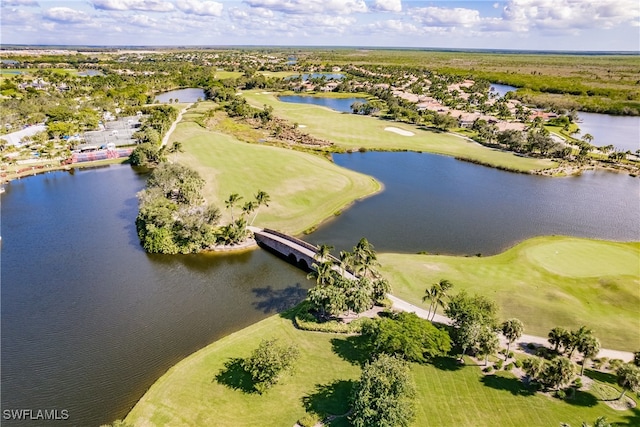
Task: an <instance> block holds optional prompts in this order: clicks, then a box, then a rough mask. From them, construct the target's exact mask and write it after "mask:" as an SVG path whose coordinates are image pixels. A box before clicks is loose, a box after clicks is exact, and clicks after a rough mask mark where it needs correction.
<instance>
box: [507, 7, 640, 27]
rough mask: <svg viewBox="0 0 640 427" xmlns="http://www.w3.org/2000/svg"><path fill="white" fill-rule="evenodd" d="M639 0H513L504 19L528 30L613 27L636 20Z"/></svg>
mask: <svg viewBox="0 0 640 427" xmlns="http://www.w3.org/2000/svg"><path fill="white" fill-rule="evenodd" d="M639 18H640V3H639V2H638V1H637V0H598V1H577V0H511V1H509V2H508V3H507V5H506V6H505V7H504V10H503V13H502V19H503V20H504V21H507V22H510V23H513V24H514V25H513V26H508V27H507V28H513V27H514V26H517V27H520V28H523V29H525V30H528V29H532V28H537V29H542V30H566V31H573V30H576V29H586V28H594V29H601V28H612V27H614V26H617V25H620V24H623V23H631V24H634V23H637V22H638V20H639Z"/></svg>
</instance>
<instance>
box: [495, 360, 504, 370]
mask: <svg viewBox="0 0 640 427" xmlns="http://www.w3.org/2000/svg"><path fill="white" fill-rule="evenodd" d="M502 364H503V360H502V359H498V361H497V362H496V365H495V367H496V369H498V370H500V369H502Z"/></svg>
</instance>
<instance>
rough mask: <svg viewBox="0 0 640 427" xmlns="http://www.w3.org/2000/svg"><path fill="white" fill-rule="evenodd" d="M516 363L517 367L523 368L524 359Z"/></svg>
mask: <svg viewBox="0 0 640 427" xmlns="http://www.w3.org/2000/svg"><path fill="white" fill-rule="evenodd" d="M515 365H516V368H522V360H516V362H515Z"/></svg>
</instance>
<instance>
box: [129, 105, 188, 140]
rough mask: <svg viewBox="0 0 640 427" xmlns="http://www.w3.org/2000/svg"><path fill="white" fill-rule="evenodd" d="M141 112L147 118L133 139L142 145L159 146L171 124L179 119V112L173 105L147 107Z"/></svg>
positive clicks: (143, 120)
mask: <svg viewBox="0 0 640 427" xmlns="http://www.w3.org/2000/svg"><path fill="white" fill-rule="evenodd" d="M141 111H142V112H143V113H144V114H146V116H145V117H144V118H143V119H142V120H141V123H140V129H138V130H137V131H136V132H135V133H134V134H133V138H134V139H135V140H136V141H138V143H140V144H142V143H148V144H151V145H158V146H159V145H160V144H161V143H162V138H163V137H164V135H165V134H166V133H167V131H168V130H169V128H170V127H171V124H172V123H173V122H174V121H175V120H176V118H177V117H178V110H177V109H176V108H175V107H173V106H171V105H158V106H153V107H145V108H143V109H141Z"/></svg>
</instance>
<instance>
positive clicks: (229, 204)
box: [224, 193, 242, 222]
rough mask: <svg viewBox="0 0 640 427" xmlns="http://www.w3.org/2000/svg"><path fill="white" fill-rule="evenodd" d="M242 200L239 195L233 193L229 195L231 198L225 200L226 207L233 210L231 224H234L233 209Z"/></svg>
mask: <svg viewBox="0 0 640 427" xmlns="http://www.w3.org/2000/svg"><path fill="white" fill-rule="evenodd" d="M240 199H242V196H240V195H239V194H238V193H233V194H231V195H229V198H228V199H227V200H225V202H224V204H225V206H226V207H227V208H228V209H230V210H231V222H233V207H234V206H235V205H236V204H237V203H238V202H239V201H240Z"/></svg>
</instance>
